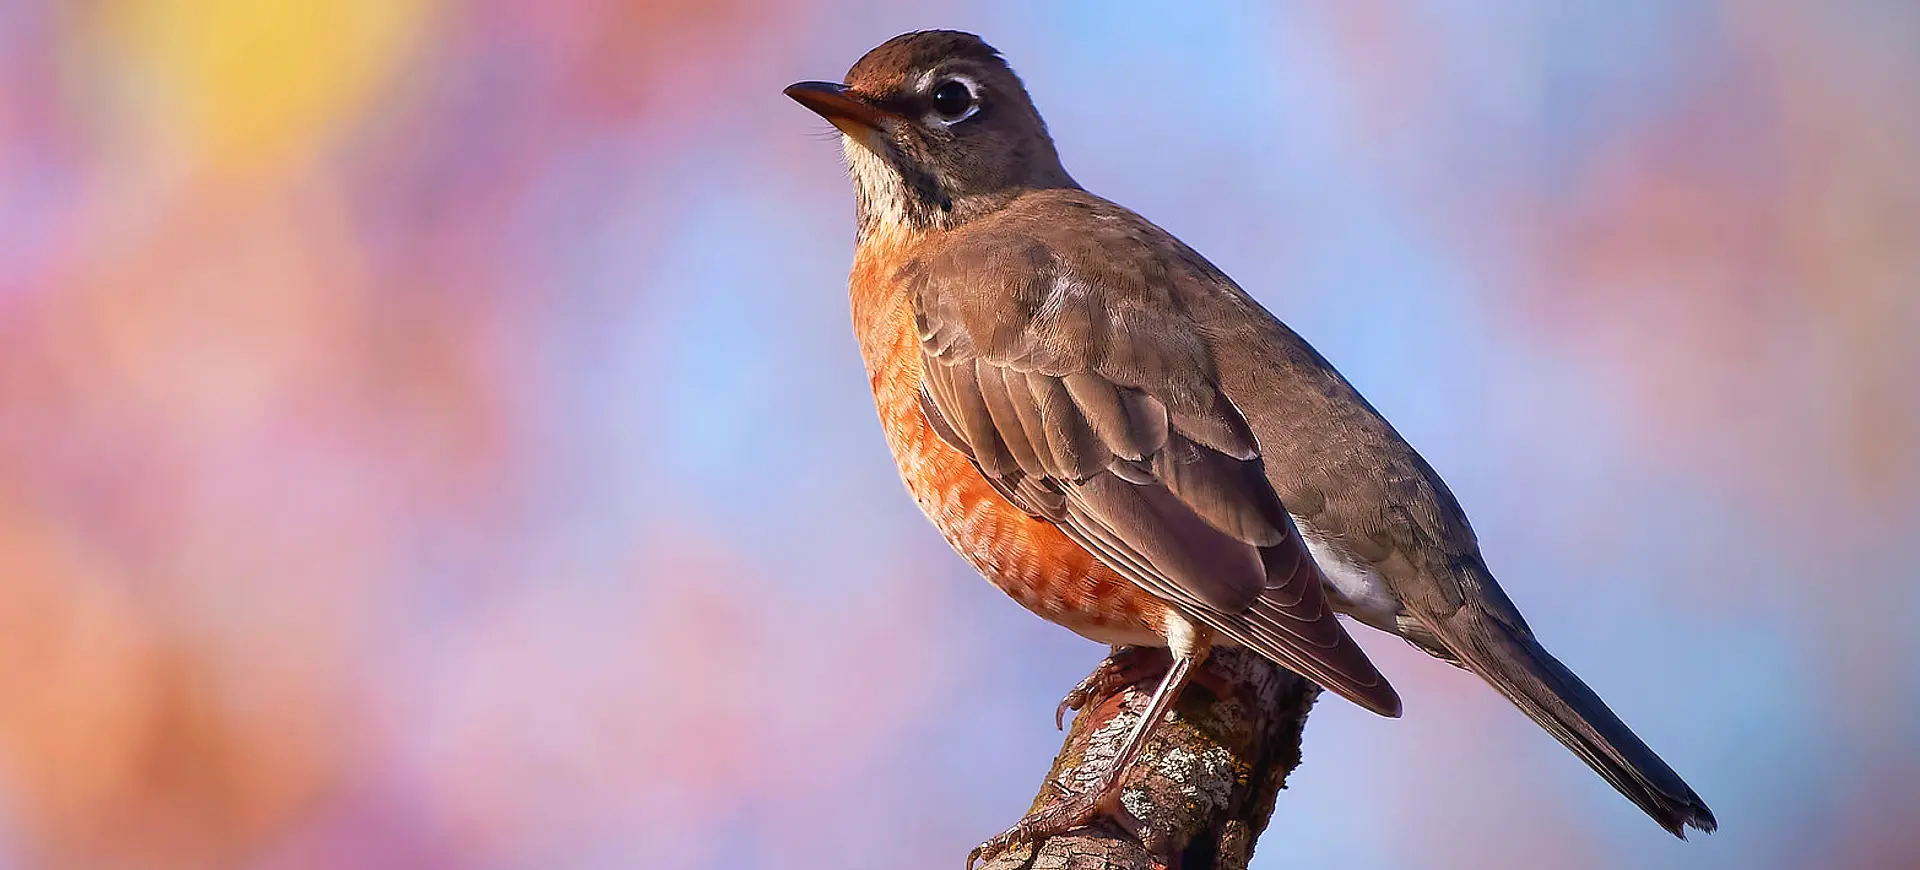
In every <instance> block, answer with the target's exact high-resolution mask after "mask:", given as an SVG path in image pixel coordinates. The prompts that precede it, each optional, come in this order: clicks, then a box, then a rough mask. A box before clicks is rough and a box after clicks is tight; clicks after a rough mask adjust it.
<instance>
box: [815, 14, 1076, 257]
mask: <svg viewBox="0 0 1920 870" xmlns="http://www.w3.org/2000/svg"><path fill="white" fill-rule="evenodd" d="M786 94H787V96H789V97H792V98H793V99H794V100H796V101H798V102H799V103H800V104H801V105H803V106H806V107H807V108H809V109H812V110H813V111H815V112H817V113H819V114H820V115H821V117H824V118H826V119H827V120H828V121H829V122H831V123H832V124H833V126H835V127H837V128H839V129H840V133H841V139H842V143H843V145H844V148H845V151H846V157H847V168H848V170H849V172H850V173H851V174H852V175H853V184H854V189H855V194H856V197H857V205H858V210H859V218H860V230H861V232H862V233H863V234H865V233H868V232H871V231H872V230H874V229H875V228H880V227H898V228H913V229H926V228H933V227H947V226H953V225H955V224H958V223H961V222H964V221H966V220H968V219H970V218H972V217H975V216H978V215H980V214H984V213H986V212H989V211H992V210H993V209H995V208H998V207H999V206H1000V205H1003V204H1004V203H1005V202H1007V201H1008V200H1010V199H1011V198H1012V197H1014V196H1015V195H1017V194H1018V193H1019V192H1020V191H1023V190H1031V189H1036V188H1048V187H1072V186H1074V183H1073V179H1072V178H1070V177H1069V176H1068V175H1067V172H1066V170H1065V169H1062V168H1061V166H1060V156H1059V155H1058V154H1057V153H1056V152H1055V151H1054V148H1053V140H1052V139H1051V138H1050V137H1048V136H1047V125H1046V123H1045V122H1043V121H1041V120H1040V113H1039V112H1038V111H1036V110H1035V109H1034V107H1033V101H1032V100H1031V99H1029V98H1028V97H1027V89H1026V87H1025V86H1023V85H1022V84H1021V83H1020V77H1019V76H1016V75H1014V74H1013V70H1012V69H1011V68H1009V67H1008V66H1007V63H1006V61H1004V60H1002V59H1001V58H1000V54H999V52H996V51H994V50H993V48H992V47H991V46H989V45H987V44H986V43H985V42H982V41H980V38H979V37H977V36H974V35H973V34H970V33H960V32H957V31H951V30H928V31H921V32H917V33H907V34H902V35H900V36H896V37H894V38H892V39H889V40H887V41H886V42H885V43H882V44H881V45H880V47H878V48H875V49H874V50H872V51H869V52H867V54H866V56H865V57H862V58H860V61H859V62H858V63H855V64H854V65H853V69H851V70H848V71H847V80H846V83H845V84H840V83H836V82H800V83H799V84H795V85H792V86H789V87H788V88H787V89H786Z"/></svg>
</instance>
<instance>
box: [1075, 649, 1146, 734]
mask: <svg viewBox="0 0 1920 870" xmlns="http://www.w3.org/2000/svg"><path fill="white" fill-rule="evenodd" d="M1165 652H1166V651H1165V650H1161V649H1155V648H1150V647H1139V646H1123V647H1120V648H1119V649H1116V650H1114V651H1113V653H1112V654H1110V655H1108V656H1107V657H1106V658H1105V659H1102V660H1101V661H1100V664H1099V665H1098V666H1096V667H1095V668H1094V669H1093V673H1090V674H1088V675H1087V678H1086V679H1084V680H1081V681H1080V684H1079V685H1076V686H1074V687H1073V690H1072V691H1069V692H1067V696H1066V697H1064V698H1061V699H1060V705H1059V706H1057V707H1055V708H1053V727H1054V728H1055V729H1057V730H1063V731H1064V730H1066V727H1067V711H1068V710H1073V711H1075V712H1079V711H1080V710H1083V709H1086V707H1087V705H1088V704H1091V703H1094V702H1096V701H1100V700H1104V699H1105V698H1107V697H1109V696H1111V695H1113V694H1114V693H1115V692H1118V691H1120V690H1121V689H1125V688H1127V687H1129V686H1133V685H1137V684H1139V683H1141V682H1143V681H1145V680H1146V679H1147V678H1149V677H1154V676H1158V675H1159V674H1160V673H1162V672H1163V671H1165V670H1166V667H1167V665H1168V664H1169V663H1170V662H1171V661H1172V657H1171V656H1168V657H1166V658H1164V659H1163V658H1162V657H1161V654H1164V653H1165Z"/></svg>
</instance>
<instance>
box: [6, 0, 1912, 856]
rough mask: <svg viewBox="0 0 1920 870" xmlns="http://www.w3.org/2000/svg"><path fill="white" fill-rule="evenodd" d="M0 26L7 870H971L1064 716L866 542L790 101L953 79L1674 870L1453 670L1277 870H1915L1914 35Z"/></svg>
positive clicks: (184, 4)
mask: <svg viewBox="0 0 1920 870" xmlns="http://www.w3.org/2000/svg"><path fill="white" fill-rule="evenodd" d="M1159 6H1160V4H1145V3H1138V4H1124V3H1110V2H1091V0H1089V2H1079V3H1061V4H1044V5H1043V4H1028V3H1021V2H1002V0H978V2H973V3H962V4H957V3H944V4H932V3H913V4H899V3H882V2H878V0H848V2H838V3H836V2H828V0H818V2H805V0H800V2H791V3H778V4H763V3H751V2H744V0H698V2H693V0H671V2H654V3H646V2H616V0H475V2H464V3H453V2H433V0H328V2H318V0H315V2H305V3H295V2H265V0H144V2H84V3H56V2H32V0H0V868H54V870H67V868H103V870H118V868H143V870H145V868H156V870H176V868H264V870H308V868H348V867H351V868H375V870H377V868H445V870H514V868H613V867H632V866H647V867H658V868H670V870H678V868H688V870H705V868H762V867H764V868H776V867H777V868H789V867H835V868H898V867H946V866H949V865H956V866H957V864H958V862H959V860H960V858H961V856H962V855H963V854H964V852H965V851H966V850H967V849H968V848H970V847H971V846H972V845H974V844H975V843H977V842H979V841H980V840H982V839H984V838H985V837H987V836H989V835H991V834H993V833H996V832H998V831H999V830H1001V829H1002V828H1003V827H1005V826H1006V825H1008V824H1009V823H1011V822H1012V821H1013V820H1014V819H1015V818H1017V817H1018V815H1019V814H1020V813H1021V812H1022V811H1023V809H1024V807H1025V805H1026V803H1027V801H1028V800H1029V799H1030V797H1031V795H1032V794H1033V792H1034V790H1035V789H1036V787H1037V786H1038V784H1039V781H1040V778H1041V776H1042V773H1043V771H1045V770H1046V768H1047V764H1048V762H1049V760H1050V759H1051V757H1052V754H1053V752H1054V751H1055V750H1056V748H1057V747H1058V745H1059V739H1060V738H1059V735H1058V734H1057V733H1056V732H1055V731H1054V730H1053V728H1052V724H1051V721H1050V718H1049V713H1050V712H1051V711H1052V709H1053V704H1054V702H1055V701H1056V700H1057V699H1058V698H1059V696H1060V695H1061V694H1062V693H1063V692H1064V691H1065V690H1066V689H1067V688H1068V687H1069V686H1071V685H1072V684H1073V682H1074V681H1075V680H1077V679H1078V678H1079V677H1081V676H1082V675H1083V674H1084V673H1085V672H1086V671H1087V670H1088V669H1089V668H1091V667H1092V666H1093V664H1094V663H1095V662H1096V661H1097V660H1098V659H1099V658H1100V657H1101V656H1102V655H1103V653H1104V650H1103V649H1102V648H1100V647H1096V646H1095V645H1093V644H1091V643H1089V642H1086V641H1083V640H1080V639H1078V638H1077V637H1074V636H1072V635H1070V634H1068V633H1067V632H1065V631H1064V630H1061V629H1057V628H1054V627H1052V626H1049V625H1047V624H1045V623H1042V622H1041V621H1040V620H1038V619H1037V618H1035V617H1032V616H1030V615H1028V614H1027V613H1026V612H1025V611H1022V610H1020V609H1019V608H1018V607H1017V606H1015V605H1014V604H1012V603H1011V602H1010V601H1008V600H1006V599H1004V598H1003V597H1002V596H1001V595H1000V594H999V593H998V592H996V591H994V590H993V589H992V588H990V587H989V586H988V585H987V584H985V583H984V582H982V581H981V580H980V579H979V578H978V577H977V576H975V575H973V574H972V573H971V572H970V571H969V570H968V569H967V568H966V567H965V566H964V565H963V563H962V562H961V561H960V560H959V559H958V558H957V557H955V556H954V555H953V554H952V553H951V552H950V551H948V550H947V548H946V547H945V545H944V544H943V543H942V542H941V541H940V540H939V538H938V537H937V536H936V535H935V533H934V532H933V530H932V529H931V528H930V527H929V526H927V525H926V523H925V522H924V521H923V520H922V519H921V518H920V516H919V515H918V513H917V511H915V510H914V508H913V506H912V503H911V502H910V500H909V499H908V498H907V497H906V496H905V494H904V492H903V490H902V489H901V487H900V485H899V483H898V480H897V478H896V476H895V472H894V469H893V466H892V464H891V462H890V460H889V458H888V456H887V454H886V450H885V447H884V445H883V443H882V440H881V437H880V432H879V428H878V426H877V424H876V422H875V419H874V413H873V410H872V407H871V404H870V397H869V396H868V394H867V392H866V383H865V380H864V378H863V377H862V373H861V369H860V364H859V361H858V357H857V355H856V353H855V349H854V344H853V340H852V337H851V335H850V332H849V329H848V326H847V321H848V314H847V311H846V298H845V295H844V294H845V289H844V282H845V277H846V270H847V267H848V264H849V262H850V258H851V244H852V215H851V212H852V206H851V193H850V189H849V186H848V184H847V181H846V179H845V177H844V173H843V172H842V170H841V169H840V167H839V159H840V158H839V154H838V147H837V145H836V144H835V143H834V142H832V141H831V138H830V137H829V136H827V135H826V132H827V131H829V130H830V128H829V127H827V125H826V124H825V123H824V122H822V121H820V120H819V119H818V118H816V117H814V116H813V115H811V114H809V113H808V112H806V111H804V110H803V109H801V108H800V107H798V106H796V105H793V104H792V103H790V102H789V101H787V100H786V99H785V98H784V97H782V96H781V95H780V89H781V87H783V86H784V85H786V84H788V83H789V82H792V81H795V80H799V79H815V78H836V77H838V76H840V75H841V74H842V73H843V72H844V71H845V69H846V68H847V67H848V66H849V65H851V64H852V63H853V61H854V60H855V59H856V58H858V57H859V56H860V55H861V53H863V52H864V51H865V50H867V49H868V48H870V47H872V46H874V45H876V44H878V43H880V42H881V41H883V40H885V39H887V38H888V37H891V36H893V35H894V34H896V33H899V32H901V31H905V30H911V29H919V28H927V27H958V28H963V29H969V30H974V31H977V32H980V33H982V34H983V35H984V36H985V37H986V38H987V39H988V40H989V41H990V42H992V43H993V44H994V45H995V46H997V47H998V48H1000V49H1001V50H1002V51H1004V52H1005V53H1006V54H1007V56H1008V57H1009V59H1010V60H1011V61H1012V63H1013V64H1014V66H1015V68H1016V69H1017V70H1019V71H1020V72H1021V73H1022V74H1023V75H1024V76H1025V78H1026V80H1027V82H1028V84H1029V86H1030V88H1031V90H1032V92H1033V94H1034V96H1035V98H1036V100H1037V101H1038V104H1039V105H1040V107H1041V109H1042V111H1043V112H1044V113H1045V115H1046V117H1047V119H1048V121H1049V122H1050V123H1051V125H1052V129H1053V132H1054V134H1055V135H1056V137H1057V139H1058V140H1059V142H1060V150H1061V153H1062V154H1063V155H1064V157H1065V159H1066V162H1067V166H1068V168H1069V169H1070V170H1071V171H1072V172H1073V173H1074V174H1075V176H1076V177H1077V178H1078V179H1079V180H1080V181H1081V182H1082V183H1083V184H1085V185H1086V186H1087V187H1089V188H1090V189H1092V190H1094V191H1096V192H1099V193H1102V194H1104V195H1106V196H1108V197H1111V198H1113V199H1116V200H1118V201H1120V202H1122V203H1124V204H1127V205H1129V206H1131V207H1133V208H1135V209H1137V210H1139V211H1141V212H1142V213H1144V214H1146V215H1147V216H1149V217H1150V218H1151V219H1153V220H1155V221H1156V222H1158V223H1160V224H1162V225H1164V226H1166V227H1167V228H1168V229H1170V230H1172V231H1174V232H1175V233H1177V234H1179V235H1180V236H1181V237H1183V238H1184V239H1185V240H1186V241H1187V242H1189V243H1191V244H1192V245H1194V246H1195V247H1196V248H1198V249H1199V250H1201V251H1202V252H1204V253H1205V254H1207V255H1208V256H1209V257H1210V258H1212V259H1213V260H1214V261H1215V262H1216V263H1217V264H1218V265H1220V266H1221V267H1222V268H1223V269H1225V270H1226V271H1227V272H1228V273H1230V274H1232V275H1234V276H1235V277H1236V278H1237V279H1238V280H1239V281H1240V282H1241V283H1242V284H1244V285H1245V286H1246V287H1247V288H1248V289H1249V290H1250V291H1251V292H1253V293H1254V294H1255V295H1256V296H1257V297H1259V298H1260V299H1261V300H1263V301H1264V302H1265V303H1266V304H1267V305H1268V306H1269V307H1271V308H1272V309H1273V310H1274V311H1276V312H1277V313H1279V314H1280V315H1281V316H1282V317H1283V318H1285V319H1286V320H1288V321H1289V322H1290V323H1291V324H1292V325H1293V326H1294V327H1295V328H1297V329H1298V330H1299V331H1301V332H1302V333H1303V334H1305V335H1306V336H1308V337H1309V338H1310V339H1311V340H1312V341H1313V342H1315V343H1316V345H1317V346H1318V347H1319V348H1320V349H1321V351H1323V352H1324V353H1326V354H1327V355H1328V356H1329V357H1330V358H1332V359H1333V360H1334V361H1335V362H1336V364H1338V365H1339V366H1340V367H1341V369H1342V370H1343V371H1344V372H1345V373H1346V374H1347V375H1348V376H1349V377H1350V378H1351V379H1352V380H1353V381H1354V382H1355V383H1356V384H1357V385H1358V386H1359V387H1360V389H1361V390H1362V391H1364V392H1365V393H1366V395H1367V396H1368V397H1369V398H1370V399H1371V400H1372V401H1373V402H1374V403H1375V404H1376V405H1377V406H1378V407H1380V408H1381V409H1382V410H1383V411H1384V412H1385V413H1386V414H1387V415H1388V416H1389V417H1390V418H1391V419H1392V420H1393V421H1394V422H1395V423H1396V424H1397V425H1398V426H1399V428H1400V429H1401V431H1402V432H1404V433H1405V434H1406V435H1407V436H1408V437H1409V438H1410V439H1411V440H1412V441H1413V442H1414V443H1415V444H1416V445H1418V446H1419V447H1420V449H1421V450H1422V451H1423V452H1424V453H1425V455H1426V456H1427V457H1428V458H1429V459H1430V460H1431V461H1432V462H1433V464H1434V465H1435V466H1437V467H1438V468H1439V469H1440V470H1441V472H1442V473H1443V474H1445V475H1446V477H1447V480H1448V481H1449V482H1450V483H1451V484H1452V487H1453V489H1454V490H1455V492H1456V493H1457V494H1458V495H1459V496H1460V498H1461V500H1462V501H1463V502H1464V503H1465V504H1466V506H1467V507H1468V509H1469V510H1470V511H1471V512H1472V515H1473V517H1474V520H1475V523H1476V526H1477V528H1478V530H1479V532H1480V537H1481V540H1482V542H1483V544H1484V546H1485V547H1486V550H1487V552H1488V554H1489V558H1490V560H1491V563H1492V565H1493V567H1494V570H1495V572H1496V573H1498V574H1499V576H1500V577H1501V578H1502V579H1503V581H1504V582H1505V585H1506V588H1507V590H1508V591H1509V592H1510V593H1511V594H1512V596H1513V597H1514V598H1515V599H1516V600H1517V601H1518V602H1519V603H1520V605H1521V606H1522V607H1523V608H1524V609H1525V610H1526V612H1527V614H1528V615H1529V617H1530V619H1531V620H1532V623H1533V625H1534V627H1535V628H1536V629H1537V630H1538V631H1539V633H1540V634H1541V635H1542V636H1543V637H1545V638H1546V639H1547V640H1548V643H1549V645H1550V646H1551V647H1552V648H1553V649H1554V650H1555V651H1556V652H1557V653H1558V654H1559V655H1560V657H1561V658H1563V659H1564V660H1566V661H1567V662H1568V663H1569V664H1570V665H1572V666H1573V667H1574V668H1575V669H1577V670H1578V671H1579V672H1580V673H1581V674H1583V675H1584V676H1585V677H1586V678H1587V680H1588V681H1589V682H1591V683H1592V684H1593V685H1594V687H1595V688H1596V689H1597V690H1599V691H1600V693H1601V694H1602V695H1604V696H1605V697H1606V698H1607V699H1609V700H1610V701H1611V702H1612V704H1613V705H1614V707H1615V709H1616V710H1618V711H1619V712H1620V713H1621V715H1622V716H1623V717H1624V718H1625V719H1626V720H1627V721H1629V722H1630V723H1632V724H1633V725H1634V727H1635V728H1636V729H1638V730H1639V732H1640V733H1641V734H1642V735H1643V736H1644V737H1645V738H1646V739H1647V740H1648V742H1649V743H1651V744H1652V745H1653V746H1654V747H1655V748H1656V749H1658V750H1659V751H1660V752H1661V753H1662V754H1664V755H1665V757H1666V758H1667V759H1668V760H1670V761H1671V762H1672V763H1673V765H1674V767H1676V768H1677V769H1678V770H1680V771H1681V772H1682V773H1683V774H1685V775H1686V777H1687V778H1688V779H1689V780H1690V781H1691V782H1692V784H1693V785H1694V786H1695V787H1696V788H1697V789H1698V790H1699V791H1700V792H1701V794H1703V795H1704V796H1705V797H1706V798H1707V800H1708V801H1709V802H1710V803H1711V804H1712V806H1713V807H1714V809H1715V810H1716V812H1717V813H1718V814H1719V817H1720V820H1721V823H1722V832H1721V833H1720V834H1717V835H1714V836H1710V837H1696V839H1695V841H1694V842H1692V843H1686V844H1683V843H1680V842H1677V841H1675V840H1673V839H1671V838H1669V837H1668V836H1667V835H1665V834H1664V833H1662V832H1661V831H1660V830H1659V829H1658V828H1657V827H1655V826H1654V825H1653V824H1652V823H1651V822H1649V821H1648V820H1646V819H1645V818H1643V817H1642V816H1641V815H1640V814H1639V813H1638V812H1637V811H1636V810H1635V809H1634V808H1633V807H1632V806H1631V805H1630V804H1628V803H1627V802H1626V801H1625V800H1623V799H1621V798H1620V797H1618V796H1617V795H1615V794H1614V793H1613V791H1612V790H1611V789H1610V788H1608V787H1607V786H1606V784H1605V783H1604V782H1602V781H1601V780H1600V779H1599V778H1598V777H1596V776H1594V775H1593V774H1591V773H1590V772H1589V771H1588V770H1587V769H1586V768H1585V767H1584V766H1583V765H1581V764H1580V763H1579V762H1578V761H1577V760H1576V759H1575V758H1574V757H1573V756H1572V755H1571V754H1570V753H1568V752H1566V751H1565V750H1563V749H1562V748H1561V747H1560V746H1559V745H1557V744H1555V743H1554V742H1553V741H1552V740H1551V738H1549V737H1548V736H1547V735H1546V734H1544V733H1543V732H1541V731H1540V730H1538V729H1537V728H1536V727H1534V726H1533V725H1532V724H1531V723H1529V722H1528V721H1527V720H1526V719H1525V718H1524V717H1522V716H1521V715H1520V714H1519V713H1518V712H1516V711H1514V710H1512V709H1510V708H1509V707H1508V706H1507V704H1506V703H1505V702H1503V701H1502V700H1501V699H1500V698H1498V697H1497V696H1496V695H1495V694H1494V693H1493V692H1492V691H1491V690H1489V689H1487V688H1485V687H1484V686H1482V685H1480V684H1478V683H1477V682H1475V681H1474V679H1473V678H1472V677H1470V676H1469V675H1467V674H1464V673H1461V672H1457V671H1454V670H1452V669H1450V668H1448V667H1446V666H1444V665H1441V664H1439V663H1436V662H1433V661H1431V660H1429V659H1426V658H1424V657H1422V656H1419V655H1416V654H1413V653H1412V652H1410V651H1409V650H1407V649H1406V648H1405V647H1404V646H1403V645H1402V644H1400V643H1399V642H1398V641H1395V640H1393V639H1391V638H1384V637H1381V636H1379V635H1377V634H1373V633H1367V634H1365V635H1363V636H1362V637H1361V639H1362V641H1363V642H1364V643H1366V645H1367V646H1368V647H1369V649H1371V650H1372V651H1373V653H1374V656H1375V659H1376V661H1378V662H1379V663H1380V664H1381V665H1382V668H1383V670H1385V671H1386V672H1387V673H1389V674H1390V675H1391V676H1392V678H1393V679H1394V681H1395V684H1396V685H1397V686H1398V687H1399V688H1400V690H1401V692H1402V693H1403V695H1405V696H1406V702H1407V716H1406V718H1404V719H1402V720H1399V721H1387V720H1382V719H1378V718H1374V717H1372V716H1369V715H1367V714H1365V713H1362V712H1360V711H1359V710H1357V709H1356V708H1354V707H1353V706H1351V705H1348V704H1343V703H1340V702H1338V701H1337V700H1335V699H1329V700H1327V701H1324V702H1323V703H1322V704H1321V706H1320V709H1319V710H1318V711H1317V712H1316V714H1315V715H1314V717H1313V720H1312V722H1311V724H1310V725H1309V727H1308V729H1307V743H1306V763H1305V764H1304V766H1302V767H1301V768H1300V770H1299V771H1298V772H1297V774H1296V775H1295V777H1294V780H1293V783H1292V788H1291V789H1290V790H1289V791H1287V792H1286V793H1285V794H1283V795H1282V799H1281V802H1280V807H1279V811H1278V813H1277V814H1276V816H1275V819H1274V822H1273V826H1272V828H1271V829H1270V830H1269V832H1268V834H1267V836H1266V839H1265V841H1264V844H1265V846H1264V848H1263V849H1262V852H1261V854H1260V856H1259V857H1258V858H1257V859H1256V861H1255V867H1258V868H1271V870H1277V868H1282V867H1296V866H1297V867H1329V868H1398V867H1423V868H1424V867H1433V868H1506V867H1512V868H1521V867H1555V868H1696V867H1722V868H1735V867H1738V868H1814V867H1818V868H1876V870H1877V868H1894V867H1916V866H1920V827H1916V826H1915V825H1914V823H1913V822H1914V820H1915V819H1920V751H1917V750H1916V746H1920V632H1915V631H1913V630H1912V628H1911V626H1912V625H1913V624H1914V622H1915V621H1916V620H1920V592H1916V587H1917V586H1920V583H1917V581H1920V569H1916V567H1915V563H1914V561H1913V559H1914V542H1915V538H1916V534H1917V533H1920V496H1916V487H1920V449H1917V448H1920V386H1916V378H1920V342H1916V340H1915V338H1914V333H1915V331H1916V330H1920V99H1917V98H1916V93H1920V6H1916V5H1915V4H1912V3H1898V2H1868V0H1854V2H1838V3H1826V4H1811V3H1798V4H1795V3H1784V2H1778V3H1775V2H1759V3H1753V2H1735V0H1724V2H1717V3H1716V2H1698V3H1684V4H1676V3H1665V2H1653V0H1634V2H1614V3H1606V4H1557V5H1555V6H1554V8H1553V10H1552V11H1545V10H1543V8H1542V6H1543V5H1542V4H1530V3H1493V2H1476V3H1470V4H1442V3H1431V2H1385V0H1366V2H1355V0H1342V2H1324V3H1284V4H1266V3H1254V2H1247V3H1240V4H1225V5H1201V4H1195V5H1191V6H1187V7H1183V8H1179V9H1173V8H1158V7H1159Z"/></svg>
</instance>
